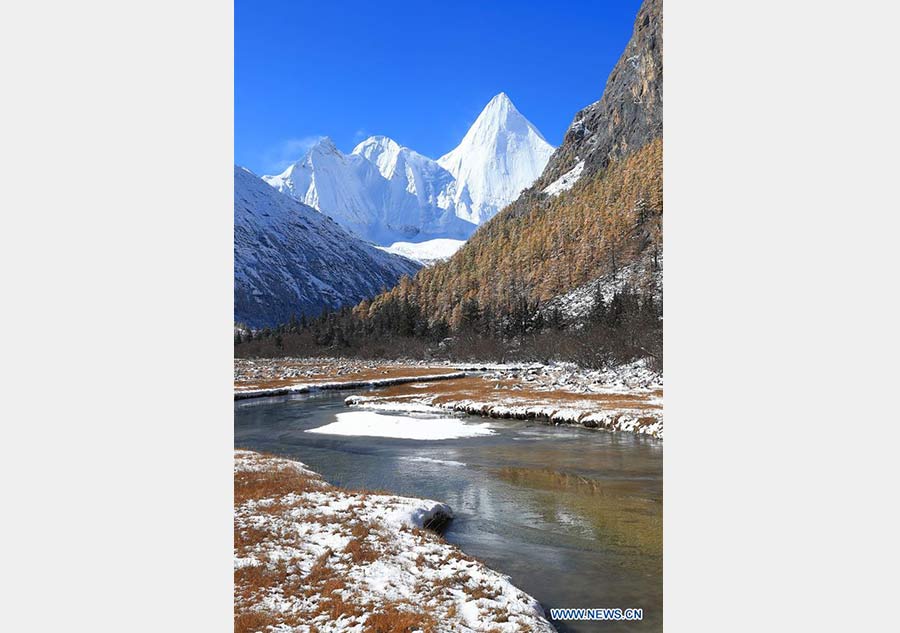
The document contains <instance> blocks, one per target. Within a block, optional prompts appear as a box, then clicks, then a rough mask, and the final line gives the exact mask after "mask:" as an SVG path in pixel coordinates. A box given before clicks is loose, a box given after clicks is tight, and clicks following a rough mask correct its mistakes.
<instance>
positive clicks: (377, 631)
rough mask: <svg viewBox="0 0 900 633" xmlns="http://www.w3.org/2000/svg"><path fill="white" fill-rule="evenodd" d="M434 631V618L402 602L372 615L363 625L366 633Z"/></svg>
mask: <svg viewBox="0 0 900 633" xmlns="http://www.w3.org/2000/svg"><path fill="white" fill-rule="evenodd" d="M400 606H403V607H405V608H403V609H401V608H400ZM434 630H435V621H434V618H432V617H431V616H430V615H428V614H426V613H422V612H421V611H420V610H418V609H417V608H416V607H415V606H413V605H410V604H409V603H400V602H397V603H392V604H388V605H385V606H384V607H383V608H382V609H380V610H378V611H376V612H374V613H372V614H370V615H369V617H368V618H366V623H365V624H364V625H363V631H364V632H365V633H412V632H413V631H422V632H423V633H433V632H434Z"/></svg>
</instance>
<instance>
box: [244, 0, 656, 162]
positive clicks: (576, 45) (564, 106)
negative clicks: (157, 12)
mask: <svg viewBox="0 0 900 633" xmlns="http://www.w3.org/2000/svg"><path fill="white" fill-rule="evenodd" d="M639 7H640V0H593V1H590V0H573V1H561V2H548V1H546V0H545V1H537V0H535V1H528V0H520V1H513V0H502V1H495V2H490V1H489V0H483V1H481V2H475V1H469V0H462V1H454V2H429V1H428V0H418V1H412V2H407V1H394V0H381V1H368V2H363V1H358V0H349V1H344V2H340V1H336V0H318V1H308V0H294V1H286V0H279V1H269V0H254V1H250V0H236V2H235V15H234V25H235V34H234V40H235V60H234V80H235V127H234V132H235V141H234V142H235V162H236V163H237V164H239V165H244V166H246V167H249V168H250V169H252V170H253V171H255V172H256V173H258V174H267V173H273V172H274V171H276V170H279V171H280V168H283V167H284V166H285V165H286V164H287V162H288V161H289V160H290V159H297V158H299V157H300V156H301V155H302V154H303V152H304V148H305V147H306V146H307V145H308V143H309V142H310V139H313V138H316V137H318V136H330V137H331V138H332V139H334V142H335V143H336V144H337V146H338V147H339V148H340V149H341V150H343V151H345V152H349V151H350V150H351V149H352V148H353V146H354V145H356V143H358V142H359V141H360V140H362V139H363V138H366V137H368V136H371V135H374V134H383V135H386V136H390V137H391V138H393V139H395V140H396V141H397V142H399V143H400V144H401V145H406V146H408V147H411V148H413V149H415V150H416V151H418V152H421V153H423V154H425V155H426V156H431V157H432V158H437V157H439V156H440V155H441V154H444V153H445V152H448V151H449V150H451V149H453V148H454V147H455V146H456V144H457V143H459V141H460V140H461V139H462V137H463V135H464V134H465V132H466V130H467V129H468V127H469V125H471V123H472V122H473V121H474V120H475V117H476V116H478V113H479V112H480V111H481V109H482V108H483V107H484V105H485V104H486V103H487V102H488V101H489V100H490V98H491V97H493V96H494V95H495V94H497V93H498V92H501V91H502V92H506V93H507V94H508V95H509V97H510V98H511V99H512V101H513V103H514V104H515V105H516V107H517V108H518V109H519V110H520V111H521V112H522V114H524V115H525V116H526V117H527V118H528V119H529V120H530V121H531V122H532V123H534V124H535V125H536V126H537V127H538V129H539V130H540V131H541V133H542V134H543V135H544V136H545V137H546V139H547V140H548V141H549V142H550V143H552V144H553V145H559V143H560V142H561V141H562V137H563V134H564V133H565V131H566V128H567V127H568V126H569V123H571V122H572V117H573V116H574V114H575V112H577V111H578V110H579V109H581V108H582V107H584V106H586V105H588V104H589V103H592V102H594V101H596V100H597V99H599V98H600V95H601V92H602V90H603V87H604V85H605V83H606V78H607V76H608V75H609V72H610V71H611V70H612V67H613V66H614V65H615V63H616V60H617V59H618V58H619V55H620V54H621V53H622V51H623V49H624V47H625V44H626V43H627V42H628V38H629V37H630V36H631V30H632V26H633V23H634V17H635V15H636V14H637V10H638V8H639Z"/></svg>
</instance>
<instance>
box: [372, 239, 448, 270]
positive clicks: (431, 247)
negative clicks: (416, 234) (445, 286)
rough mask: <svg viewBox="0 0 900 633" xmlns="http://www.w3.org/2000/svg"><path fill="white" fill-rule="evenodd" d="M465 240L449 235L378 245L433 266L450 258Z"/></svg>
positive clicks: (383, 248)
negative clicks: (448, 236)
mask: <svg viewBox="0 0 900 633" xmlns="http://www.w3.org/2000/svg"><path fill="white" fill-rule="evenodd" d="M465 243H466V241H465V240H454V239H450V238H447V237H439V238H435V239H433V240H426V241H424V242H418V243H414V242H394V243H393V244H391V245H390V246H378V247H376V248H379V249H381V250H383V251H384V252H386V253H393V254H394V255H400V256H401V257H405V258H407V259H411V260H413V261H416V262H419V263H420V264H422V265H424V266H431V265H432V264H436V263H437V262H440V261H443V260H445V259H449V258H450V257H451V256H452V255H453V254H454V253H455V252H456V251H458V250H459V249H460V247H461V246H462V245H463V244H465Z"/></svg>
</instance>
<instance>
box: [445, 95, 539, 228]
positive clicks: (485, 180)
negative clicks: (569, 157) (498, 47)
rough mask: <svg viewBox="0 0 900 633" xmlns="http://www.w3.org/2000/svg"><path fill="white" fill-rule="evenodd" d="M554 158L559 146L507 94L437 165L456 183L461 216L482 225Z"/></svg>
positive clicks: (494, 101)
mask: <svg viewBox="0 0 900 633" xmlns="http://www.w3.org/2000/svg"><path fill="white" fill-rule="evenodd" d="M551 154H553V146H552V145H550V143H548V142H547V141H546V140H545V139H544V137H543V136H542V135H541V133H540V132H539V131H538V129H537V128H536V127H534V125H532V124H531V122H530V121H529V120H528V119H526V118H525V117H524V116H522V114H521V113H520V112H519V111H518V110H517V109H516V106H514V105H513V103H512V101H510V99H509V97H508V96H506V93H505V92H501V93H500V94H498V95H497V96H496V97H494V98H493V99H491V100H490V102H489V103H488V104H487V105H486V106H485V108H484V110H482V111H481V114H479V115H478V118H477V119H476V120H475V123H473V124H472V127H471V128H469V131H468V132H467V133H466V135H465V137H464V138H463V140H462V142H461V143H460V144H459V145H458V146H457V147H456V148H455V149H454V150H452V151H450V152H449V153H447V154H444V155H443V156H441V157H440V158H439V159H438V160H437V162H438V164H439V165H440V166H441V167H444V168H445V169H446V170H447V171H449V172H450V173H451V174H453V177H454V178H455V179H456V193H455V196H454V201H455V203H456V215H457V216H459V217H461V218H465V219H466V220H469V221H471V222H474V223H476V224H481V223H483V222H484V221H486V220H489V219H490V218H491V217H493V216H494V214H496V213H497V211H499V210H500V209H502V208H503V207H505V206H506V205H507V204H509V203H510V202H512V201H513V200H515V199H516V198H517V197H518V195H519V194H520V193H521V192H522V190H523V189H525V188H526V187H528V186H530V185H531V183H533V182H534V181H535V180H536V179H537V177H538V176H540V175H541V172H542V171H544V167H545V166H546V165H547V161H548V160H550V155H551Z"/></svg>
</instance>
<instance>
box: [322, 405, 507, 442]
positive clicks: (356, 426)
mask: <svg viewBox="0 0 900 633" xmlns="http://www.w3.org/2000/svg"><path fill="white" fill-rule="evenodd" d="M494 432H495V431H494V430H493V429H491V427H490V425H489V424H488V423H481V424H466V423H465V422H463V421H462V420H461V419H459V418H451V417H441V418H436V417H431V418H425V417H412V416H401V415H385V414H383V413H375V412H373V411H352V412H349V413H338V414H337V422H332V423H330V424H326V425H325V426H320V427H318V428H315V429H309V430H307V433H326V434H329V435H364V436H368V437H392V438H398V439H408V440H450V439H456V438H460V437H475V436H478V435H491V434H493V433H494Z"/></svg>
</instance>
